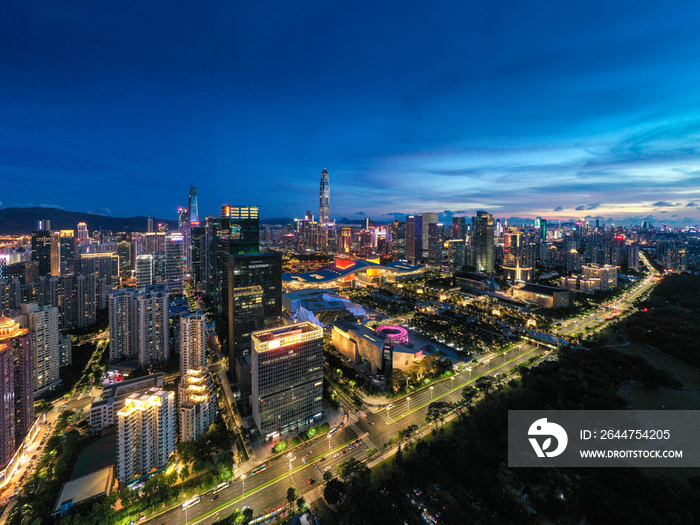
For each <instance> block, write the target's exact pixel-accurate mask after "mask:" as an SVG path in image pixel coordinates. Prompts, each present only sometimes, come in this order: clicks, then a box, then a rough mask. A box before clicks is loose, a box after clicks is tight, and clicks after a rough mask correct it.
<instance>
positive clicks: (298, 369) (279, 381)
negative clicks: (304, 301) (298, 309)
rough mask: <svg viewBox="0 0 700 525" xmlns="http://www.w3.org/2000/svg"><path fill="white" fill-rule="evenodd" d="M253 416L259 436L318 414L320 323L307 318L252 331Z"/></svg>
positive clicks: (281, 430)
mask: <svg viewBox="0 0 700 525" xmlns="http://www.w3.org/2000/svg"><path fill="white" fill-rule="evenodd" d="M252 340H253V352H252V359H251V360H252V366H251V372H252V389H251V402H252V406H253V418H254V420H255V423H256V425H257V427H258V430H259V431H260V434H261V436H262V437H263V438H271V437H274V436H275V435H278V434H281V433H286V432H289V431H290V430H291V429H293V428H297V427H298V426H304V425H307V424H309V423H311V422H312V421H313V420H314V419H315V418H317V417H320V416H321V411H322V399H323V329H322V328H321V327H319V326H317V325H315V324H313V323H311V322H309V321H306V322H303V323H298V324H293V325H289V326H285V327H282V328H273V329H269V330H260V331H258V332H253V335H252Z"/></svg>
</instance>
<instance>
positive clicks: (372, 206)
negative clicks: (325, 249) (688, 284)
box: [0, 0, 700, 225]
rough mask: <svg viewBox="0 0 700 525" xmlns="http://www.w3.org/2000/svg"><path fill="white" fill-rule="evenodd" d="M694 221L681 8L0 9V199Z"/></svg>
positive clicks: (689, 17)
mask: <svg viewBox="0 0 700 525" xmlns="http://www.w3.org/2000/svg"><path fill="white" fill-rule="evenodd" d="M324 167H325V168H327V169H328V171H329V173H330V181H331V218H341V217H349V218H361V217H363V216H364V215H365V214H366V215H368V216H370V217H372V218H374V219H375V220H382V221H388V220H392V219H393V218H394V216H395V214H396V215H401V216H402V215H403V214H405V213H415V212H427V211H440V212H443V213H444V214H445V215H447V216H449V215H451V214H457V215H462V214H466V215H473V214H474V212H475V210H477V209H485V210H487V211H489V212H491V213H493V214H494V215H496V216H498V217H534V216H538V215H539V216H543V217H549V218H561V219H569V218H578V217H589V218H593V219H595V218H600V219H601V220H603V219H604V220H606V221H609V220H611V219H612V220H613V221H614V222H615V223H616V224H623V223H629V222H632V223H640V222H641V220H642V219H645V218H647V219H649V218H651V220H652V221H654V223H656V224H658V223H660V222H666V223H668V224H670V225H684V224H689V223H693V224H694V223H697V222H700V211H699V209H698V205H700V2H697V0H695V1H687V2H683V1H681V2H660V1H653V2H650V1H638V0H637V1H633V2H624V1H619V0H615V1H613V2H611V1H610V0H605V1H594V2H590V1H587V2H562V1H561V0H557V1H530V2H523V1H503V0H499V1H496V0H491V1H487V0H475V1H471V0H460V1H458V2H442V1H425V0H424V1H421V2H413V1H409V0H402V1H400V2H377V1H373V2H360V1H353V2H339V1H324V2H303V1H289V0H287V1H284V2H271V1H262V2H237V1H221V2H209V1H202V0H199V1H196V2H192V1H186V2H180V1H176V0H168V1H162V2H161V1H155V0H148V1H145V2H135V1H132V2H110V1H99V2H95V1H89V0H85V1H82V2H80V1H79V2H67V1H63V0H51V1H46V2H32V1H20V0H17V1H9V2H3V3H2V5H0V181H2V184H1V185H0V201H1V202H2V206H3V207H8V206H28V205H47V206H57V207H61V208H65V209H67V210H75V211H94V212H100V213H106V214H113V215H115V216H131V215H153V216H156V217H162V218H175V217H176V209H177V207H178V206H183V205H186V204H187V193H188V189H189V185H190V184H191V183H193V182H194V181H196V186H197V187H198V190H199V205H200V214H201V215H218V214H219V213H220V206H221V205H222V204H257V205H259V206H260V208H261V215H262V217H263V218H273V217H299V216H302V215H303V213H304V212H305V211H306V210H307V209H308V210H311V211H312V212H313V213H314V215H316V216H317V215H318V188H319V180H320V174H321V170H322V169H323V168H324Z"/></svg>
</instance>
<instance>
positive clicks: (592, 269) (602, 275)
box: [583, 264, 617, 290]
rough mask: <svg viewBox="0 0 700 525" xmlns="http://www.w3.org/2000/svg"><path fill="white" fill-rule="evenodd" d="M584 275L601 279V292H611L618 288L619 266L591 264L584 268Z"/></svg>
mask: <svg viewBox="0 0 700 525" xmlns="http://www.w3.org/2000/svg"><path fill="white" fill-rule="evenodd" d="M583 275H584V276H585V277H588V278H591V277H597V278H598V279H600V282H601V290H609V289H610V288H615V287H616V286H617V266H611V265H609V264H604V265H599V264H589V265H586V266H584V267H583Z"/></svg>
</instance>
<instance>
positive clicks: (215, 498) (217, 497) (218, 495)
mask: <svg viewBox="0 0 700 525" xmlns="http://www.w3.org/2000/svg"><path fill="white" fill-rule="evenodd" d="M220 497H221V494H217V495H216V496H214V497H213V498H212V499H211V500H212V501H216V500H217V499H219V498H220Z"/></svg>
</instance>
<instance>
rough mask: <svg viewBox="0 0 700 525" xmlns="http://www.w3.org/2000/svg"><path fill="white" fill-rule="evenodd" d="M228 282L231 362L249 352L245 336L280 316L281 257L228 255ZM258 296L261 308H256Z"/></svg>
mask: <svg viewBox="0 0 700 525" xmlns="http://www.w3.org/2000/svg"><path fill="white" fill-rule="evenodd" d="M228 281H229V290H230V292H229V304H228V308H227V312H228V342H229V343H228V348H229V356H230V362H231V363H233V362H234V360H235V359H236V357H239V356H240V355H243V354H246V353H248V351H249V348H250V339H247V338H246V336H245V334H249V333H250V331H251V330H254V329H256V328H261V327H263V326H265V324H264V323H265V322H266V321H270V320H274V319H277V318H278V317H279V316H280V315H282V254H281V253H279V252H270V253H257V254H247V255H231V256H230V260H229V279H228ZM258 287H259V289H258ZM260 294H262V309H259V308H258V307H257V306H256V305H259V304H260V300H259V298H260ZM239 295H240V296H239ZM255 312H257V314H256V313H255ZM239 321H240V323H241V324H239Z"/></svg>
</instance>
